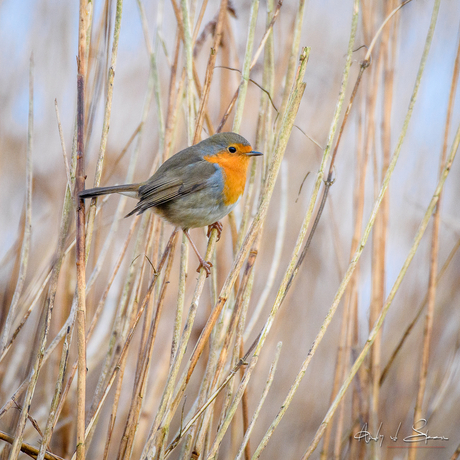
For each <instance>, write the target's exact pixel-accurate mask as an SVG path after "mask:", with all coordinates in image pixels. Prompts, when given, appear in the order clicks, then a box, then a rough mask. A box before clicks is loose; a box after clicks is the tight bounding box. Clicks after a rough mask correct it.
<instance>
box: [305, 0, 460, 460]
mask: <svg viewBox="0 0 460 460" xmlns="http://www.w3.org/2000/svg"><path fill="white" fill-rule="evenodd" d="M437 6H439V2H438V3H437V4H435V6H434V11H433V18H434V19H436V13H437ZM433 18H432V19H433ZM433 25H434V23H433V22H432V23H431V26H433ZM430 31H432V30H431V27H430ZM430 35H431V34H430ZM427 43H428V39H427ZM459 144H460V126H459V127H458V129H457V133H456V136H455V139H454V141H453V144H452V149H451V152H450V155H449V157H448V159H447V162H446V166H445V167H444V169H443V171H442V174H441V177H440V179H439V181H438V184H437V187H436V189H435V192H434V194H433V196H432V198H431V201H430V204H429V205H428V207H427V210H426V212H425V215H424V217H423V219H422V221H421V223H420V225H419V228H418V229H417V233H416V235H415V237H414V241H413V243H412V247H411V249H410V251H409V254H408V256H407V258H406V260H405V261H404V264H403V267H402V268H401V270H400V272H399V273H398V277H397V279H396V281H395V283H394V284H393V287H392V289H391V291H390V294H389V295H388V297H387V300H386V302H385V304H384V306H383V308H382V311H381V313H380V316H379V317H378V319H377V321H376V323H375V324H374V327H373V329H372V330H371V332H370V333H369V336H368V338H367V340H366V344H365V345H364V347H363V349H362V350H361V353H360V354H359V356H358V358H357V359H356V361H355V362H354V364H353V366H352V368H351V370H350V372H349V374H348V376H347V378H346V379H345V381H344V383H343V385H342V387H341V389H340V391H339V393H338V395H337V397H336V399H335V400H334V403H333V404H332V405H331V406H330V408H329V410H328V412H327V414H326V415H325V417H324V419H323V421H322V423H321V425H320V427H319V429H318V431H317V432H316V435H315V437H314V439H313V441H312V443H311V444H310V447H309V448H308V450H307V451H306V452H305V455H304V456H303V457H302V458H303V460H306V459H308V458H309V457H310V455H311V454H312V453H313V451H314V450H315V448H316V446H317V445H318V443H319V441H320V439H321V436H322V433H324V429H325V427H326V425H327V424H328V423H329V422H330V419H331V418H332V416H333V414H334V411H335V409H336V408H337V405H338V403H339V402H340V401H341V399H342V398H343V396H344V394H345V392H346V390H347V388H348V386H349V385H350V383H351V381H352V380H353V377H354V376H355V374H356V372H357V370H358V369H359V367H360V366H361V365H362V363H363V361H364V358H365V357H366V355H367V353H368V352H369V349H370V347H371V346H372V344H373V343H374V340H375V337H376V335H377V334H378V332H379V330H380V328H381V327H382V324H383V322H384V320H385V317H386V315H387V313H388V311H389V308H390V306H391V304H392V302H393V299H394V297H395V295H396V292H397V291H398V289H399V287H400V285H401V282H402V280H403V279H404V276H405V275H406V272H407V269H408V268H409V265H410V263H411V262H412V259H413V258H414V255H415V253H416V252H417V249H418V247H419V245H420V241H421V239H422V237H423V234H424V233H425V230H426V227H427V226H428V223H429V221H430V218H431V215H432V214H433V211H434V209H435V207H436V204H437V202H438V200H439V195H440V193H441V191H442V188H443V186H444V183H445V181H446V179H447V176H448V175H449V172H450V168H451V166H452V163H453V161H454V159H455V155H456V153H457V150H458V146H459Z"/></svg>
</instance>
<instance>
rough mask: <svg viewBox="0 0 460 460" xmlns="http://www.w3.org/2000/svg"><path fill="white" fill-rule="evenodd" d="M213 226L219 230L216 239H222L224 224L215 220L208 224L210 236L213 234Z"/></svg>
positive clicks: (208, 234)
mask: <svg viewBox="0 0 460 460" xmlns="http://www.w3.org/2000/svg"><path fill="white" fill-rule="evenodd" d="M213 228H215V229H216V230H217V240H216V241H219V240H220V235H222V230H223V228H224V226H223V225H222V222H219V221H217V222H214V223H213V224H211V225H208V233H207V236H208V238H209V237H210V236H211V232H212V229H213Z"/></svg>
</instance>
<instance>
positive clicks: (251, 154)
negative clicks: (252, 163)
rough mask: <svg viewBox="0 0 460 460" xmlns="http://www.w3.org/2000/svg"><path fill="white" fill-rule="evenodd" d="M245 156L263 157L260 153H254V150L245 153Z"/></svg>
mask: <svg viewBox="0 0 460 460" xmlns="http://www.w3.org/2000/svg"><path fill="white" fill-rule="evenodd" d="M246 155H248V156H250V157H259V156H260V155H263V153H262V152H256V151H255V150H252V151H251V152H248V153H246Z"/></svg>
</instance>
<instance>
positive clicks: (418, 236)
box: [303, 1, 460, 460]
mask: <svg viewBox="0 0 460 460" xmlns="http://www.w3.org/2000/svg"><path fill="white" fill-rule="evenodd" d="M439 3H440V2H439V1H437V2H436V3H435V5H434V7H433V13H432V17H431V22H430V27H429V30H428V34H427V38H426V42H425V47H424V50H423V54H422V58H421V62H420V66H419V69H418V72H417V78H416V81H415V85H414V90H413V93H412V96H411V100H410V104H409V108H408V111H407V114H406V118H405V120H404V124H403V128H402V131H401V134H400V136H399V140H398V144H397V146H396V150H395V152H394V153H393V157H392V159H391V162H390V164H389V167H388V170H387V172H386V174H385V178H384V181H383V184H382V188H381V190H380V193H379V196H378V199H377V201H376V202H375V204H374V209H373V211H372V215H371V218H370V220H369V222H368V224H367V226H366V229H365V231H364V235H363V237H362V239H361V241H360V244H359V247H358V250H357V251H356V253H355V255H354V257H353V259H352V261H351V263H350V265H349V268H348V270H347V273H346V275H345V277H344V279H343V281H342V283H341V285H340V287H339V289H338V292H337V294H336V296H335V299H334V303H333V306H332V307H331V309H330V310H329V313H328V316H327V317H326V320H325V323H323V327H322V329H324V326H325V325H326V326H327V325H328V323H329V322H330V319H329V318H330V313H331V310H333V309H334V310H335V308H337V305H338V302H339V301H340V298H341V296H342V294H343V291H344V289H345V287H346V284H347V283H348V281H349V278H350V276H351V274H352V272H353V270H354V267H355V266H356V263H357V261H358V260H359V257H360V255H361V253H362V249H363V248H364V245H365V244H366V242H367V239H368V237H369V233H370V229H371V227H372V225H373V223H374V222H375V218H376V214H377V211H378V208H379V206H380V203H381V202H382V199H383V195H384V194H385V192H386V189H387V187H388V184H389V181H390V178H391V175H392V173H393V171H394V168H395V166H396V162H397V160H398V157H399V153H400V150H401V146H402V143H403V141H404V138H405V135H406V132H407V128H408V125H409V121H410V118H411V115H412V111H413V108H414V104H415V100H416V98H417V94H418V89H419V86H420V81H421V77H422V75H423V71H424V69H425V64H426V60H427V58H428V53H429V50H430V47H431V42H432V39H433V34H434V28H435V25H436V19H437V13H438V11H439ZM458 135H459V141H460V129H459V132H458ZM454 157H455V150H453V151H452V154H451V158H450V159H451V160H453V158H454ZM443 173H444V174H443V176H442V179H441V180H440V182H439V183H438V187H437V188H436V191H435V194H434V196H433V199H432V201H431V203H430V205H429V207H428V209H427V212H426V213H425V218H424V220H423V221H422V224H421V225H420V227H419V230H418V231H417V234H416V237H415V239H414V243H413V246H412V248H411V251H410V253H409V256H408V257H407V259H406V262H405V263H404V266H403V268H402V269H401V271H400V273H399V275H398V278H397V280H396V281H395V284H394V285H393V288H392V290H391V292H390V294H389V296H388V298H387V300H386V302H385V304H384V306H383V308H382V310H381V313H380V316H379V318H378V320H377V321H376V323H375V325H374V327H373V329H372V331H371V332H370V334H369V337H368V339H367V342H366V345H365V346H364V348H363V350H362V351H361V353H360V355H359V357H358V358H357V359H356V361H355V363H354V364H353V366H352V368H351V370H350V372H349V374H348V376H347V378H346V379H345V381H344V383H343V385H342V387H341V389H340V391H339V393H338V394H337V396H336V398H335V400H334V402H333V404H332V405H331V406H330V408H329V410H328V412H327V414H326V416H325V417H324V419H323V422H322V423H321V425H320V427H319V428H318V430H317V432H316V434H315V437H314V439H313V441H312V443H311V444H310V446H309V448H308V449H307V451H306V452H305V454H304V456H303V460H307V459H308V458H309V457H310V456H311V454H312V453H313V451H314V450H315V449H316V446H317V445H318V443H319V441H320V439H321V437H322V435H323V434H324V430H325V428H326V426H327V425H328V423H329V422H330V420H331V418H332V416H333V414H334V412H335V410H336V409H337V406H338V404H339V402H340V401H341V399H342V398H343V396H344V394H345V392H346V390H347V388H348V386H349V384H350V383H351V380H352V379H353V377H354V375H355V374H356V372H357V370H358V369H359V367H360V366H361V364H362V362H363V360H364V358H365V356H366V354H367V352H368V351H369V348H370V347H371V345H372V343H373V342H374V340H375V337H376V335H377V333H378V331H379V329H380V327H381V326H382V324H383V320H384V319H385V316H386V314H387V313H388V309H389V307H390V306H391V303H392V301H393V298H394V296H395V294H396V291H397V290H398V288H399V285H400V283H401V281H402V279H403V277H404V275H405V273H406V271H407V268H408V266H409V264H410V262H411V261H412V258H413V256H414V254H415V251H416V250H417V248H418V244H419V243H420V239H421V237H422V236H423V232H424V230H425V229H426V225H428V220H429V217H430V216H431V212H432V211H433V209H434V206H435V205H436V202H437V194H438V193H439V191H440V190H441V189H442V186H443V184H444V181H445V179H446V178H447V174H448V169H447V168H446V169H445V170H444V172H443ZM430 209H431V212H429V211H430ZM334 307H335V308H334ZM318 336H321V332H320V334H319V335H318ZM318 336H317V337H318ZM316 344H317V340H315V344H314V346H313V348H316V346H317V345H316Z"/></svg>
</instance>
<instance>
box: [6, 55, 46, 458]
mask: <svg viewBox="0 0 460 460" xmlns="http://www.w3.org/2000/svg"><path fill="white" fill-rule="evenodd" d="M33 76H34V59H33V55H31V57H30V64H29V116H28V132H27V160H26V207H25V223H24V236H23V242H22V247H21V259H20V260H21V262H20V267H19V274H18V281H17V284H16V288H15V291H14V295H13V300H12V301H11V305H10V309H9V310H8V315H7V317H6V321H5V324H4V327H3V334H2V339H1V344H0V350H2V353H3V351H4V349H5V347H6V345H7V341H8V334H9V330H10V328H11V323H12V321H13V317H14V315H15V312H16V308H17V306H18V303H19V298H20V296H21V292H22V289H23V287H24V281H25V276H26V272H27V265H28V261H29V250H30V238H31V231H32V147H33V133H34V131H33V130H34V124H33V122H34V81H33ZM39 361H40V357H39V356H37V360H36V361H35V362H34V367H35V368H36V369H37V372H38V369H39V367H40V365H39ZM35 385H36V379H35V380H32V381H31V382H30V384H29V386H28V388H27V390H28V391H27V394H26V401H25V402H26V403H29V405H30V401H31V400H32V398H33V393H34V390H35ZM28 416H29V406H27V407H26V408H24V407H23V409H22V410H21V414H20V417H19V420H18V423H17V425H16V430H15V435H14V441H13V442H12V446H11V450H10V455H9V458H10V459H11V460H12V459H14V458H15V457H17V456H18V455H19V451H20V450H21V446H22V439H23V434H24V428H25V424H26V421H27V419H28Z"/></svg>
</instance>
